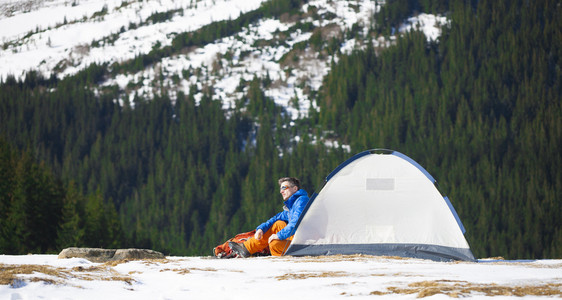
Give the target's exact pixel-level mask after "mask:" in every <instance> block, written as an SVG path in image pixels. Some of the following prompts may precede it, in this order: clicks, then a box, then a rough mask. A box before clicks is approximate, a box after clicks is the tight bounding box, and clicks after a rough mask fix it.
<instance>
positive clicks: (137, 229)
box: [0, 0, 562, 258]
mask: <svg viewBox="0 0 562 300" xmlns="http://www.w3.org/2000/svg"><path fill="white" fill-rule="evenodd" d="M396 2H397V3H399V2H400V1H396ZM426 2H427V3H441V2H439V1H419V2H416V3H418V6H412V7H414V8H412V9H435V7H439V6H438V5H437V6H436V5H434V6H426V5H428V4H425V3H426ZM271 3H277V4H279V5H281V4H284V5H285V4H287V3H293V2H283V1H274V2H271ZM393 3H394V2H392V3H389V4H388V9H392V5H394V4H393ZM299 5H300V4H299ZM291 7H292V6H291ZM420 7H421V8H420ZM428 7H433V8H428ZM278 9H280V10H283V11H287V10H289V11H290V9H289V8H287V7H285V8H284V7H282V6H279V8H278ZM437 9H439V8H437ZM448 9H449V10H450V16H451V19H452V23H451V24H450V25H448V26H445V27H444V28H442V30H443V33H442V35H441V37H440V41H439V43H436V42H428V41H427V40H426V38H425V36H423V35H422V34H421V33H417V32H413V33H410V34H407V35H406V36H404V37H403V38H400V39H398V41H397V43H396V45H395V46H392V47H390V48H388V49H386V50H383V51H381V53H380V54H378V55H377V54H376V53H375V50H374V49H372V48H368V49H367V50H365V51H359V52H355V53H354V54H352V55H350V56H342V57H340V59H339V62H338V63H337V64H335V65H334V66H333V68H332V70H331V72H330V75H328V76H327V77H326V78H325V81H324V84H323V88H322V89H321V91H320V92H319V98H318V104H319V106H320V112H319V113H317V114H313V115H312V117H311V118H309V119H303V120H297V121H296V125H290V124H291V120H290V119H289V118H288V117H287V116H286V115H285V114H284V112H283V110H282V108H279V107H277V106H275V104H274V103H273V101H272V100H271V99H269V98H267V97H266V96H265V95H264V93H263V86H264V83H263V82H261V81H260V80H259V79H255V80H253V81H251V82H249V83H248V92H247V93H246V95H245V96H244V97H243V98H242V99H240V100H239V102H238V103H237V105H236V108H235V109H234V110H233V111H230V112H229V113H228V114H225V111H224V110H223V109H222V108H221V107H222V104H221V103H220V102H219V101H215V100H211V99H212V95H205V96H204V97H203V98H202V99H201V101H200V102H196V101H195V99H194V95H192V94H190V95H183V94H181V93H180V94H179V95H178V96H177V100H176V101H175V102H174V101H171V100H170V99H169V97H168V96H167V95H166V94H165V93H164V94H163V96H161V97H157V98H156V99H153V100H150V101H146V100H145V99H142V98H138V97H137V98H136V99H135V100H134V101H133V103H131V104H128V103H125V105H124V106H120V105H118V104H117V103H116V102H115V101H114V100H113V99H119V97H120V95H119V91H118V90H116V89H107V90H104V91H103V93H100V94H97V95H96V94H94V93H93V92H91V91H90V89H88V87H91V86H93V85H95V84H96V83H97V82H99V80H100V79H101V78H102V77H103V76H105V75H106V74H107V68H106V66H103V65H101V66H100V65H95V64H94V65H92V66H90V67H89V68H88V69H86V70H84V71H82V72H80V73H78V74H77V75H75V76H72V77H68V78H66V79H64V80H57V79H56V78H54V77H53V78H49V79H44V78H41V77H40V76H39V75H37V74H36V73H33V72H31V73H29V74H28V76H27V77H26V79H25V80H24V81H18V80H15V79H13V78H9V79H8V80H6V82H3V83H2V84H0V119H1V120H2V122H1V125H0V126H1V127H0V135H1V136H3V138H4V140H3V142H2V143H0V146H1V150H2V152H1V161H0V166H1V168H2V173H1V174H0V176H3V177H2V178H1V181H0V187H1V188H2V190H1V191H0V197H1V199H2V201H1V203H0V205H1V207H0V217H1V218H0V222H1V224H0V225H2V232H1V234H2V236H1V237H0V252H1V253H27V252H56V251H60V249H61V247H65V246H70V245H73V246H93V247H143V248H152V249H155V250H159V251H163V252H165V253H167V254H173V255H209V254H210V251H211V249H212V247H214V246H216V245H217V244H219V243H222V242H224V240H226V239H227V238H229V237H231V236H233V235H234V234H236V233H238V232H241V231H248V230H251V229H253V228H254V227H255V226H256V225H257V224H259V223H260V222H262V221H263V220H265V219H266V218H268V217H269V216H270V215H271V214H273V213H275V212H277V211H279V209H280V207H281V206H282V201H281V197H280V196H279V195H278V194H277V191H278V186H277V182H276V180H277V179H278V178H279V177H282V176H297V177H299V178H300V179H301V180H302V182H303V183H304V188H305V189H306V190H307V191H308V192H309V193H312V192H318V191H319V190H320V188H321V187H322V184H323V180H324V178H325V176H326V175H328V174H329V172H331V171H332V170H333V169H334V168H335V167H337V165H338V164H339V163H341V162H342V161H343V160H345V159H347V158H348V157H349V156H351V155H352V154H354V153H356V152H360V151H363V150H366V149H371V148H390V149H395V150H398V151H400V152H402V153H405V154H406V155H408V156H410V157H412V158H413V159H415V160H416V161H418V162H419V163H420V164H421V165H423V166H424V167H426V169H427V170H428V171H429V172H430V173H431V174H432V175H434V177H435V178H437V179H438V181H439V183H440V184H441V190H442V191H443V192H444V193H445V194H447V195H448V196H449V198H450V199H451V201H452V203H453V205H454V206H455V208H456V210H457V212H458V213H459V215H460V217H461V220H462V221H463V223H464V225H465V227H466V228H467V238H468V240H469V242H470V244H471V247H472V249H473V251H474V253H475V255H476V256H477V257H486V256H504V257H507V258H540V257H561V256H562V253H561V251H562V247H561V246H560V245H561V243H560V242H561V240H562V230H561V229H562V226H561V223H560V222H561V221H560V218H559V217H558V215H559V212H560V211H561V209H560V198H561V197H560V192H559V190H560V187H561V185H562V178H561V176H562V175H560V172H557V169H558V167H559V166H561V165H562V164H561V162H560V159H561V158H560V155H559V154H558V153H557V150H558V149H559V148H560V145H561V144H562V143H561V142H562V124H561V122H560V121H559V120H558V119H559V118H558V116H560V115H561V107H560V106H561V104H560V100H559V97H560V94H562V93H561V92H562V91H561V87H560V79H559V78H560V67H559V66H560V61H559V57H560V51H561V50H559V49H561V46H562V45H560V44H561V41H562V37H561V32H560V28H559V26H556V20H557V19H560V16H561V8H560V7H558V6H557V5H556V1H549V0H542V1H536V2H533V3H530V2H529V3H528V2H527V1H514V2H511V1H506V0H500V1H485V0H481V1H478V2H477V3H470V2H466V1H451V2H450V3H449V4H448ZM410 13H412V12H410ZM377 30H378V29H377ZM373 34H377V32H376V31H374V32H373ZM265 84H266V83H265ZM191 90H192V91H194V90H195V89H191ZM131 105H133V107H131ZM227 115H228V117H227ZM326 131H330V132H333V133H334V137H335V138H337V139H338V141H339V142H340V143H344V144H345V143H347V144H349V145H350V146H351V149H352V153H345V152H344V151H343V150H341V149H331V148H327V147H326V146H324V145H323V144H322V143H321V142H318V140H319V139H320V138H321V136H323V135H324V132H326ZM296 136H299V137H300V140H299V141H298V142H297V141H296V140H295V137H296ZM24 162H25V163H24ZM37 162H44V163H37ZM4 171H5V172H4ZM33 218H34V220H33V222H35V223H33V222H29V221H28V220H31V219H33ZM4 225H6V226H4ZM96 234H97V235H96ZM24 236H25V238H24ZM46 237H49V238H48V239H47V238H46ZM42 238H45V240H42Z"/></svg>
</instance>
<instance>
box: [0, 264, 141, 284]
mask: <svg viewBox="0 0 562 300" xmlns="http://www.w3.org/2000/svg"><path fill="white" fill-rule="evenodd" d="M20 275H31V276H20ZM68 279H78V280H87V281H93V280H102V281H123V282H126V283H128V284H132V283H133V282H134V280H133V279H132V278H131V277H129V276H123V275H122V274H120V273H119V272H117V271H115V270H113V269H112V268H111V267H110V266H106V265H97V266H91V267H87V268H84V267H74V268H72V269H71V270H68V269H64V268H56V267H51V266H45V265H5V264H0V285H11V286H17V285H20V284H21V282H38V281H40V282H44V283H47V284H64V283H65V282H66V281H67V280H68Z"/></svg>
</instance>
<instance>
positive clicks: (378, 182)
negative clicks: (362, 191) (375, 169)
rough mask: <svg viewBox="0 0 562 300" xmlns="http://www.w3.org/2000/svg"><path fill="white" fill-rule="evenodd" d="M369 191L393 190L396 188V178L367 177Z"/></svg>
mask: <svg viewBox="0 0 562 300" xmlns="http://www.w3.org/2000/svg"><path fill="white" fill-rule="evenodd" d="M366 188H367V191H392V190H394V178H367V179H366Z"/></svg>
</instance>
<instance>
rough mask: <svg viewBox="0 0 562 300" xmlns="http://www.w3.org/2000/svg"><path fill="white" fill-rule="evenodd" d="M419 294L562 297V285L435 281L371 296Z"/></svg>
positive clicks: (390, 289)
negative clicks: (507, 284)
mask: <svg viewBox="0 0 562 300" xmlns="http://www.w3.org/2000/svg"><path fill="white" fill-rule="evenodd" d="M388 294H405V295H409V294H417V297H418V298H425V297H429V296H433V295H437V294H443V295H447V296H449V297H452V298H459V297H466V296H469V295H471V294H480V295H485V296H517V297H523V296H558V297H560V296H562V284H559V283H556V284H542V285H527V286H505V285H497V284H473V283H469V282H466V281H451V280H433V281H420V282H414V283H411V284H409V285H408V286H407V287H389V288H387V291H373V292H371V295H388Z"/></svg>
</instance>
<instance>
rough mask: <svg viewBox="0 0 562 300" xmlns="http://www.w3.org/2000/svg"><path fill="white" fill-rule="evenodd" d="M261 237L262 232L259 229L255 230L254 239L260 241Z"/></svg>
mask: <svg viewBox="0 0 562 300" xmlns="http://www.w3.org/2000/svg"><path fill="white" fill-rule="evenodd" d="M262 237H263V231H262V230H261V229H258V230H256V234H254V238H255V239H256V240H261V238H262Z"/></svg>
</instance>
